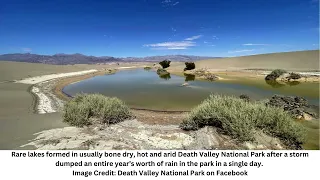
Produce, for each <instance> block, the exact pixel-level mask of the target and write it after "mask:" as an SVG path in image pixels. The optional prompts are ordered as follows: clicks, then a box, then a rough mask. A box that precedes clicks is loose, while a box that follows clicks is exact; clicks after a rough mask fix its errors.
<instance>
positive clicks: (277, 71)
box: [265, 69, 287, 81]
mask: <svg viewBox="0 0 320 180" xmlns="http://www.w3.org/2000/svg"><path fill="white" fill-rule="evenodd" d="M285 73H287V71H286V70H283V69H275V70H273V71H272V72H271V73H270V74H268V75H267V76H266V77H265V80H267V81H274V80H276V79H277V78H278V77H280V76H281V75H283V74H285Z"/></svg>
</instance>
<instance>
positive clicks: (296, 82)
mask: <svg viewBox="0 0 320 180" xmlns="http://www.w3.org/2000/svg"><path fill="white" fill-rule="evenodd" d="M286 84H287V85H289V86H296V85H299V84H300V82H299V81H288V82H286Z"/></svg>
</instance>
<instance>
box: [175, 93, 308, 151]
mask: <svg viewBox="0 0 320 180" xmlns="http://www.w3.org/2000/svg"><path fill="white" fill-rule="evenodd" d="M204 126H215V127H217V128H219V129H220V130H221V131H222V132H223V133H225V134H227V135H229V136H231V137H233V138H236V139H238V140H240V141H252V140H255V139H254V137H255V136H254V135H255V132H256V130H262V131H264V132H265V133H266V134H269V135H271V136H275V137H278V138H279V139H281V140H282V141H283V142H284V143H286V144H287V145H288V146H292V147H294V148H301V146H302V144H303V142H304V140H305V135H306V134H305V129H304V128H303V126H302V125H301V124H299V123H297V122H295V121H294V119H293V118H292V117H291V115H290V114H288V113H287V112H285V111H284V110H283V109H280V108H276V107H269V106H266V105H265V104H264V103H261V102H260V103H259V102H249V103H248V102H245V101H243V100H242V99H240V98H237V97H228V96H220V95H211V96H210V97H209V98H208V99H206V100H205V101H203V102H202V103H201V104H200V105H198V106H197V107H196V108H194V109H193V110H192V111H191V112H190V114H189V115H188V117H187V118H186V119H185V120H184V121H183V122H182V124H181V125H180V127H181V128H182V129H184V130H197V129H199V128H202V127H204Z"/></svg>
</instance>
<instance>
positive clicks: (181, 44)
mask: <svg viewBox="0 0 320 180" xmlns="http://www.w3.org/2000/svg"><path fill="white" fill-rule="evenodd" d="M201 36H202V35H197V36H192V37H189V38H186V39H185V40H183V41H171V42H162V43H155V44H145V45H143V46H144V47H150V48H151V49H156V50H161V49H170V50H173V49H176V50H177V49H188V48H190V47H193V46H196V43H195V42H193V40H196V39H199V38H200V37H201ZM170 39H171V38H170Z"/></svg>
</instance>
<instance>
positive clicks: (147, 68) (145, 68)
mask: <svg viewBox="0 0 320 180" xmlns="http://www.w3.org/2000/svg"><path fill="white" fill-rule="evenodd" d="M143 69H144V70H150V69H152V68H151V67H149V66H146V67H144V68H143Z"/></svg>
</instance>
